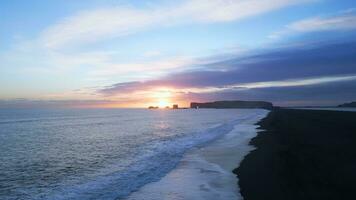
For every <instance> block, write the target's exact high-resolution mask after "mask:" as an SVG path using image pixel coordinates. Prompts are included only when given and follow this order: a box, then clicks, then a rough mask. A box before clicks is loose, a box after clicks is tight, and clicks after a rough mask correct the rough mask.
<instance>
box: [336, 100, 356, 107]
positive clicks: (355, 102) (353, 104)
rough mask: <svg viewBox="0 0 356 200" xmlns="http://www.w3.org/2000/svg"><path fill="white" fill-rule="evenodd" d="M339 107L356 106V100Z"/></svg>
mask: <svg viewBox="0 0 356 200" xmlns="http://www.w3.org/2000/svg"><path fill="white" fill-rule="evenodd" d="M338 107H341V108H356V101H353V102H351V103H344V104H341V105H339V106H338Z"/></svg>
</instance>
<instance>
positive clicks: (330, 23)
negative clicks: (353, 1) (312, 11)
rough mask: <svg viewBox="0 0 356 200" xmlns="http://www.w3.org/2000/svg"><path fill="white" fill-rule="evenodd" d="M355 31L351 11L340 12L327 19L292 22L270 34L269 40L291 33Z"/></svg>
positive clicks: (354, 17)
mask: <svg viewBox="0 0 356 200" xmlns="http://www.w3.org/2000/svg"><path fill="white" fill-rule="evenodd" d="M355 29H356V15H355V12H353V11H348V12H342V14H341V15H335V16H328V17H313V18H308V19H303V20H300V21H296V22H293V23H291V24H289V25H287V26H286V27H285V29H284V30H281V31H278V32H275V33H273V34H271V35H270V36H269V37H270V38H274V39H276V38H280V37H282V36H284V35H288V34H293V33H308V32H318V31H350V30H355Z"/></svg>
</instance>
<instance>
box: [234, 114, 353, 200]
mask: <svg viewBox="0 0 356 200" xmlns="http://www.w3.org/2000/svg"><path fill="white" fill-rule="evenodd" d="M259 124H260V125H261V129H264V130H265V131H263V132H260V134H259V135H258V136H257V137H256V138H254V139H253V140H252V141H251V144H252V145H254V146H256V147H257V149H256V150H254V151H252V152H251V153H250V154H249V155H247V156H246V157H245V159H244V160H243V161H242V163H241V165H240V166H239V167H238V168H237V169H235V170H234V173H236V174H237V176H238V177H239V185H240V188H241V193H242V196H243V197H244V199H245V200H255V199H259V200H260V199H263V200H266V199H273V200H279V199H281V200H288V199H298V200H301V199H303V200H304V199H313V200H315V199H356V112H342V111H317V110H293V109H275V110H273V111H272V112H271V113H270V114H269V115H268V117H266V118H265V119H264V120H262V121H261V122H260V123H259Z"/></svg>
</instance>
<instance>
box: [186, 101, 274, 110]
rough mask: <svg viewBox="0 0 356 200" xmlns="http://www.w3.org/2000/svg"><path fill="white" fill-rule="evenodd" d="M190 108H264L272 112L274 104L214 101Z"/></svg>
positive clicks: (192, 105)
mask: <svg viewBox="0 0 356 200" xmlns="http://www.w3.org/2000/svg"><path fill="white" fill-rule="evenodd" d="M190 108H262V109H267V110H271V109H273V104H272V103H270V102H267V101H214V102H205V103H198V102H192V103H190Z"/></svg>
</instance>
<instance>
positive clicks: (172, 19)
mask: <svg viewBox="0 0 356 200" xmlns="http://www.w3.org/2000/svg"><path fill="white" fill-rule="evenodd" d="M355 9H356V3H355V2H354V1H352V0H349V1H347V0H343V1H336V0H334V1H332V0H298V1H297V0H250V1H246V0H209V1H208V0H204V1H203V0H190V1H188V0H182V1H156V0H152V1H144V2H143V1H128V0H126V1H120V0H104V1H99V0H86V1H84V0H83V1H81V0H76V1H70V0H61V1H56V0H49V1H41V0H32V1H20V0H11V1H10V0H1V1H0V27H1V28H0V63H1V66H0V70H1V73H0V104H1V103H2V104H3V105H5V107H6V106H8V105H12V104H14V105H16V104H23V103H26V105H31V104H36V105H41V104H44V105H47V104H48V102H55V103H53V104H55V105H57V104H58V105H61V104H65V105H68V104H70V105H71V104H73V105H76V104H83V105H91V104H93V105H103V104H105V106H139V107H140V106H146V105H148V104H154V103H156V102H160V101H166V102H167V103H172V102H180V103H182V104H187V103H188V102H189V101H193V100H194V101H195V100H201V101H205V100H218V99H244V100H269V101H273V102H274V103H276V104H278V105H311V104H318V105H319V104H320V105H321V104H322V105H326V104H338V103H341V102H343V101H352V100H356V95H352V94H350V88H351V89H353V88H356V85H355V84H356V66H355V63H356V59H353V58H352V56H351V58H350V55H352V53H353V52H354V51H353V50H354V48H355V46H356V45H354V38H355V36H356V34H355V33H356V10H355ZM336 49H337V51H336ZM350 52H351V54H350ZM271 60H272V61H271ZM273 60H277V61H275V62H274V61H273ZM282 60H283V62H282ZM328 61H329V62H328ZM271 65H272V66H271ZM267 69H268V70H267ZM306 69H308V70H306ZM262 71H265V72H266V73H264V74H263V73H262V74H261V72H262ZM289 72H293V74H296V76H292V75H291V74H290V73H289ZM258 73H260V74H258ZM275 74H279V75H278V76H275ZM224 80H229V81H224ZM207 83H209V84H207ZM325 85H329V86H330V85H331V86H335V88H337V93H336V91H335V92H333V91H330V92H328V94H327V95H326V94H324V93H325V92H324V93H322V92H323V91H324V90H323V88H324V87H325ZM319 87H320V88H319ZM318 88H319V89H320V90H319V89H318ZM329 88H330V87H329ZM284 90H287V91H295V92H294V93H293V94H289V93H288V95H283V94H287V93H286V92H283V91H284ZM311 91H313V92H312V94H318V91H319V92H320V95H319V96H320V98H316V96H315V95H308V94H310V92H311ZM342 91H344V93H341V94H340V92H342ZM3 107H4V106H3Z"/></svg>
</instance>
